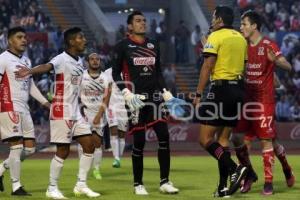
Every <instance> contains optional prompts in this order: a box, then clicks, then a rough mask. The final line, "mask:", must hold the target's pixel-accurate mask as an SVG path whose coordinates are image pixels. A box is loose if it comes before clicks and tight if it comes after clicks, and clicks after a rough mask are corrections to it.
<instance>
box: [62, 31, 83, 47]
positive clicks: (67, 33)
mask: <svg viewBox="0 0 300 200" xmlns="http://www.w3.org/2000/svg"><path fill="white" fill-rule="evenodd" d="M80 32H82V30H81V28H79V27H72V28H69V29H67V30H65V32H64V43H65V45H66V47H69V46H70V40H71V39H73V37H74V36H75V35H76V34H78V33H80Z"/></svg>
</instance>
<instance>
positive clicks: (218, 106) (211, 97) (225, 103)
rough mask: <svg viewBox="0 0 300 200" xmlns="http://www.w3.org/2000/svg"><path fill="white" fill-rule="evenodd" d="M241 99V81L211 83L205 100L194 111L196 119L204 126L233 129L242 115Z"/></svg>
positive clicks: (242, 92)
mask: <svg viewBox="0 0 300 200" xmlns="http://www.w3.org/2000/svg"><path fill="white" fill-rule="evenodd" d="M243 98H244V88H243V80H232V81H228V80H217V81H212V82H211V86H210V89H209V92H208V94H207V96H206V98H205V100H204V101H203V102H201V103H200V107H198V108H199V109H196V119H197V120H198V121H200V123H202V124H206V125H211V126H223V127H224V126H226V127H235V126H236V125H237V122H238V119H240V117H241V114H242V106H243V104H242V103H243Z"/></svg>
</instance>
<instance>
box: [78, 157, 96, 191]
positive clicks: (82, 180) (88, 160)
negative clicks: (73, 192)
mask: <svg viewBox="0 0 300 200" xmlns="http://www.w3.org/2000/svg"><path fill="white" fill-rule="evenodd" d="M93 160H94V157H93V154H88V153H84V152H83V154H82V155H81V157H80V159H79V172H78V180H77V183H76V186H79V187H86V179H87V174H88V172H89V170H90V169H91V166H92V163H93Z"/></svg>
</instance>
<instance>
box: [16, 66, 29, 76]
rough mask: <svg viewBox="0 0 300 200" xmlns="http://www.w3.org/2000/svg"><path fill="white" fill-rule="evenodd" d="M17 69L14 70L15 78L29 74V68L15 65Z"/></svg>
mask: <svg viewBox="0 0 300 200" xmlns="http://www.w3.org/2000/svg"><path fill="white" fill-rule="evenodd" d="M17 69H18V70H17V71H15V76H16V78H24V77H26V76H29V75H30V68H28V67H26V66H23V65H17Z"/></svg>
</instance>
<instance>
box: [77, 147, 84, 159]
mask: <svg viewBox="0 0 300 200" xmlns="http://www.w3.org/2000/svg"><path fill="white" fill-rule="evenodd" d="M77 150H78V158H80V157H81V155H82V154H83V149H82V146H81V145H80V144H78V145H77Z"/></svg>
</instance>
